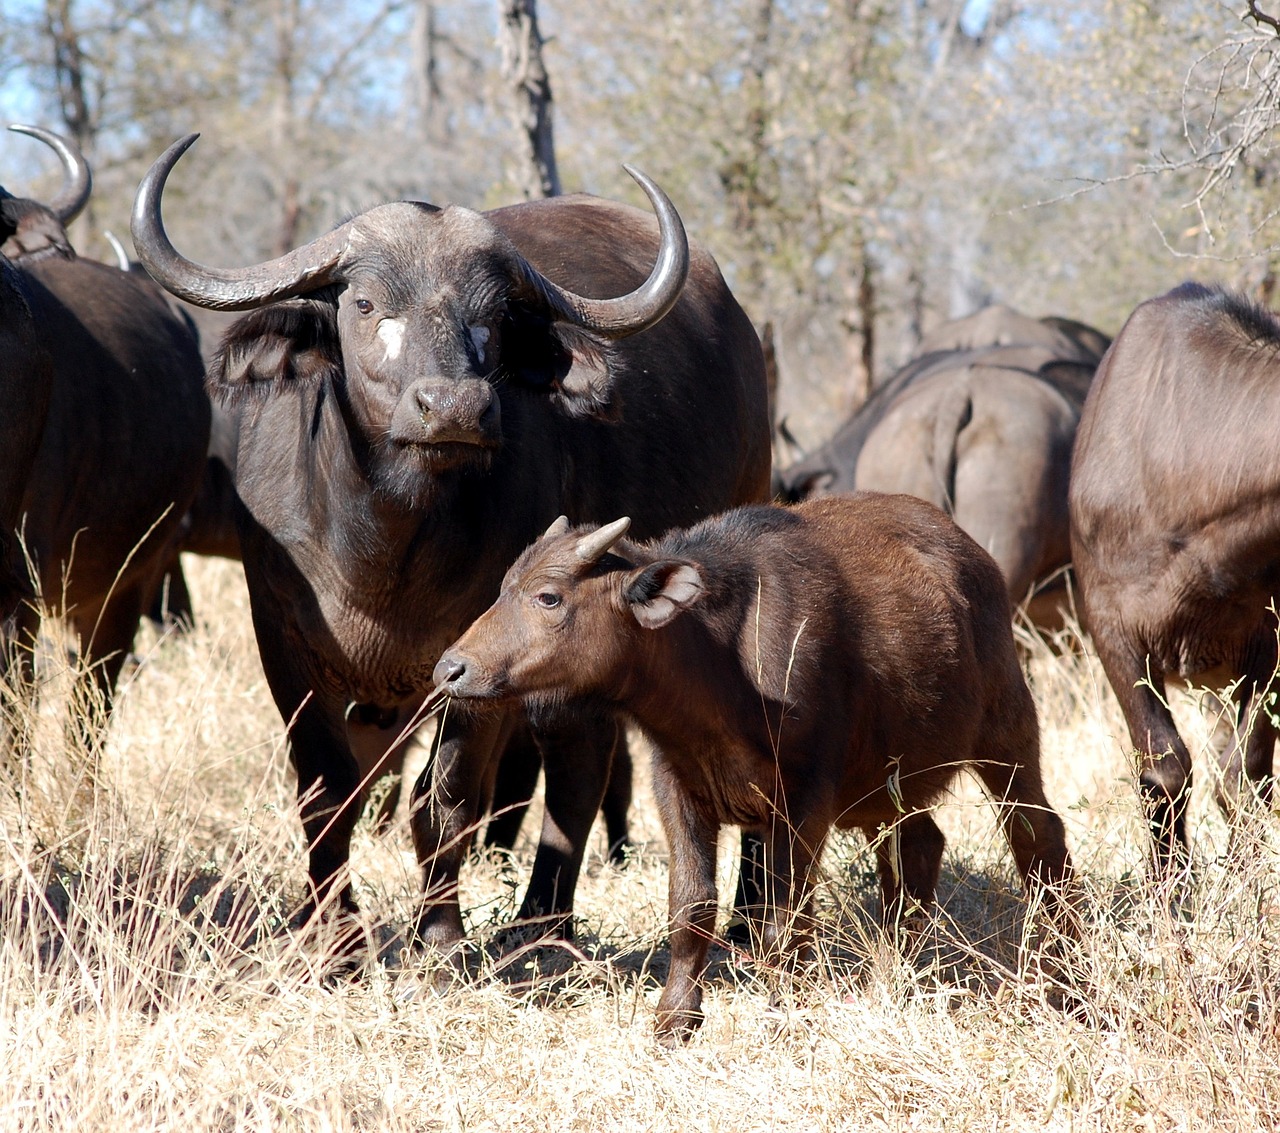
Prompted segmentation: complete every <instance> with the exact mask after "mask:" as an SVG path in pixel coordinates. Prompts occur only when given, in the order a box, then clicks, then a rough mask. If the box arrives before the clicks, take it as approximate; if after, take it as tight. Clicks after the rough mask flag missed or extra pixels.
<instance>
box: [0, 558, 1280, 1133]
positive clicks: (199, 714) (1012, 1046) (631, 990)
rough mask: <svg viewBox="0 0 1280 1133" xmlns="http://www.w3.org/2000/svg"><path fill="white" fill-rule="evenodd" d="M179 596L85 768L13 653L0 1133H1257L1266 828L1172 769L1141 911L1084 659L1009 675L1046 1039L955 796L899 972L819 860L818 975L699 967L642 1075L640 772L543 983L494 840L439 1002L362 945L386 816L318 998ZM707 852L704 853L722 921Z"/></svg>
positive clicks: (1111, 713)
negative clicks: (1054, 849)
mask: <svg viewBox="0 0 1280 1133" xmlns="http://www.w3.org/2000/svg"><path fill="white" fill-rule="evenodd" d="M187 565H188V569H189V571H190V576H191V581H192V589H193V592H194V595H195V600H196V602H197V604H198V613H199V615H200V618H201V620H200V625H199V626H198V628H197V629H196V630H195V632H193V633H192V634H190V635H188V636H186V637H170V638H167V639H164V640H159V641H157V640H155V639H154V637H153V636H148V633H147V632H144V635H143V637H141V638H140V641H139V650H140V664H139V665H138V666H137V667H136V669H134V670H132V671H131V672H130V673H129V674H128V675H127V676H126V679H125V681H124V684H123V686H122V689H121V694H120V697H119V703H118V710H117V714H116V717H115V719H114V720H113V722H112V724H111V728H110V732H109V737H108V740H107V742H106V744H105V746H104V748H103V751H102V755H101V759H100V760H99V761H98V762H97V765H96V766H93V765H92V762H93V761H91V760H90V757H89V754H88V753H86V752H85V751H84V749H83V746H82V745H79V744H78V743H77V742H76V741H75V730H74V729H72V730H70V731H68V730H67V729H66V727H65V726H64V723H63V716H62V713H63V712H64V710H65V705H64V704H62V703H61V699H60V695H59V692H60V688H65V685H66V683H67V675H68V665H69V662H67V661H66V660H65V659H66V657H67V651H66V649H65V643H62V642H59V641H57V640H54V639H52V638H51V639H50V640H48V641H47V643H46V645H45V647H44V648H43V649H42V658H41V685H42V689H41V691H42V693H43V696H42V699H41V701H40V705H39V707H38V709H32V708H31V707H30V706H29V705H27V704H25V703H24V702H15V701H14V700H12V699H10V700H9V701H8V702H7V704H6V710H8V711H10V712H14V713H16V714H17V719H16V723H17V724H18V725H19V726H20V728H21V729H22V731H24V732H25V733H26V734H27V735H28V736H30V738H31V750H30V752H29V753H28V755H27V757H26V758H25V759H23V760H21V761H16V762H15V761H14V760H9V761H8V763H7V764H6V765H5V767H4V771H3V774H2V775H0V1064H2V1065H3V1066H4V1070H5V1073H4V1088H3V1090H2V1091H0V1128H3V1129H5V1130H72V1129H74V1130H93V1129H108V1128H109V1129H112V1130H131V1129H147V1130H151V1129H179V1130H183V1131H184V1133H188V1131H194V1130H203V1129H219V1130H223V1129H225V1130H242V1129H243V1130H267V1129H272V1130H274V1129H282V1128H284V1129H289V1128H297V1129H307V1130H312V1129H317V1130H325V1129H361V1130H365V1129H368V1130H373V1129H391V1130H400V1129H404V1130H424V1129H439V1130H455V1129H456V1130H463V1129H467V1130H472V1129H504V1130H505V1129H543V1128H555V1129H557V1130H575V1129H582V1130H609V1129H617V1130H645V1129H654V1130H659V1129H661V1130H667V1129H705V1130H750V1129H774V1128H795V1129H806V1130H807V1129H834V1128H841V1129H844V1128H857V1129H863V1128H866V1129H876V1128H893V1129H897V1128H911V1129H916V1128H920V1129H947V1130H949V1131H954V1130H961V1129H970V1128H973V1129H983V1130H989V1129H1022V1128H1047V1129H1068V1128H1071V1129H1075V1128H1088V1129H1131V1128H1137V1129H1151V1130H1170V1129H1187V1130H1191V1129H1208V1128H1224V1129H1227V1128H1241V1129H1258V1128H1268V1127H1275V1126H1276V1125H1277V1124H1280V1057H1278V1055H1280V1013H1278V1011H1277V994H1278V989H1280V980H1278V977H1280V895H1278V894H1277V879H1278V877H1280V874H1278V873H1277V868H1276V867H1277V861H1276V852H1277V850H1276V847H1277V829H1276V819H1275V818H1274V817H1272V816H1259V817H1257V818H1255V819H1253V820H1252V821H1250V822H1248V823H1245V824H1242V825H1241V826H1240V827H1239V828H1238V829H1236V830H1235V831H1234V832H1229V831H1228V830H1227V829H1226V827H1225V825H1224V823H1223V822H1222V820H1221V819H1220V818H1219V817H1218V816H1217V814H1216V813H1215V812H1214V810H1213V808H1212V806H1211V804H1210V803H1209V801H1208V798H1209V790H1208V786H1209V785H1208V776H1207V774H1206V768H1207V763H1206V761H1205V760H1204V759H1200V760H1199V762H1198V764H1197V772H1198V774H1199V781H1198V783H1197V791H1196V796H1195V800H1194V804H1193V818H1192V829H1193V831H1194V832H1195V845H1194V859H1195V872H1194V876H1193V878H1192V880H1191V881H1190V882H1189V883H1188V885H1187V886H1186V888H1185V892H1184V893H1183V894H1182V899H1181V901H1180V903H1179V904H1178V906H1177V908H1176V909H1175V910H1174V911H1173V912H1171V911H1170V909H1169V908H1168V907H1166V905H1165V904H1163V903H1162V902H1160V901H1159V900H1157V899H1156V898H1155V897H1153V896H1152V894H1151V893H1150V891H1149V890H1148V888H1147V887H1146V886H1145V885H1144V884H1143V879H1144V873H1145V861H1146V853H1147V841H1146V832H1145V828H1144V823H1143V820H1142V816H1141V813H1140V810H1139V807H1138V804H1137V801H1136V797H1135V794H1134V791H1133V785H1132V771H1131V769H1130V767H1129V766H1128V763H1127V758H1126V755H1125V749H1126V746H1127V742H1126V740H1125V738H1124V737H1125V731H1124V725H1123V720H1122V719H1121V717H1120V715H1119V713H1118V711H1117V709H1116V706H1115V702H1114V700H1113V698H1112V697H1111V695H1110V693H1109V691H1108V690H1107V688H1106V685H1105V681H1104V679H1103V677H1102V675H1101V671H1100V669H1099V667H1098V665H1097V663H1096V661H1095V660H1094V659H1093V658H1092V656H1090V655H1089V654H1087V653H1081V652H1067V653H1054V652H1051V651H1050V650H1048V649H1046V648H1044V647H1043V646H1038V645H1037V646H1034V647H1033V649H1032V653H1031V657H1030V661H1029V671H1030V674H1031V678H1032V685H1033V689H1034V692H1035V694H1036V697H1037V700H1038V705H1039V710H1040V716H1041V721H1042V724H1043V728H1044V749H1045V754H1044V767H1045V770H1046V776H1047V787H1048V791H1049V796H1050V798H1051V799H1052V800H1053V801H1054V802H1055V804H1056V805H1057V806H1058V807H1059V809H1060V810H1061V811H1062V813H1063V816H1064V819H1065V820H1066V822H1067V826H1068V837H1069V839H1070V841H1071V845H1072V850H1073V853H1074V855H1075V861H1076V864H1077V866H1078V868H1079V870H1080V874H1081V881H1082V888H1083V898H1082V905H1083V910H1084V914H1085V918H1086V927H1085V931H1084V935H1083V939H1082V940H1081V941H1080V942H1079V945H1078V950H1077V953H1076V955H1075V957H1074V963H1075V969H1076V986H1077V991H1078V998H1079V1004H1078V1007H1077V1009H1076V1010H1074V1011H1066V1012H1064V1011H1062V1010H1059V1009H1057V1008H1056V1007H1055V1006H1053V1005H1052V1002H1051V1001H1052V998H1053V996H1052V994H1051V993H1052V988H1051V986H1050V983H1049V981H1048V980H1046V979H1045V978H1044V977H1042V976H1041V975H1040V974H1039V973H1038V966H1037V963H1036V958H1037V955H1038V953H1037V950H1036V949H1034V948H1025V947H1023V944H1024V940H1023V938H1024V935H1026V930H1025V929H1024V924H1025V912H1026V910H1025V907H1024V905H1023V902H1022V900H1021V896H1020V893H1019V891H1018V889H1017V886H1016V883H1015V881H1014V877H1013V870H1012V863H1011V861H1010V860H1009V858H1008V855H1007V850H1006V848H1005V845H1004V841H1003V838H1002V837H1000V835H999V833H998V830H997V825H996V822H995V816H994V812H993V810H992V807H991V806H990V804H989V803H988V802H986V801H985V800H984V799H983V798H982V796H981V794H980V792H979V791H978V790H977V788H976V786H974V785H973V784H971V783H969V782H967V781H962V782H960V783H959V784H958V785H957V788H956V791H955V795H954V799H953V801H951V802H949V803H948V804H947V805H946V806H944V807H943V808H941V813H940V815H939V821H940V823H941V824H942V825H943V827H944V829H945V830H946V831H947V834H948V837H949V843H950V844H949V850H948V856H947V860H946V866H945V869H944V878H943V885H942V890H941V893H940V897H941V905H940V910H939V914H938V916H937V917H936V920H935V924H934V926H933V928H932V930H931V931H930V932H929V933H928V934H927V935H926V939H925V940H924V942H923V944H922V946H921V948H920V949H919V951H918V953H917V954H915V955H914V956H912V957H911V958H910V959H909V960H908V959H904V958H903V957H901V956H900V955H899V954H898V953H897V952H896V951H894V950H893V949H892V948H890V947H888V946H887V945H886V944H885V943H884V942H883V941H882V940H881V939H880V937H879V935H878V933H877V932H876V931H875V930H874V929H873V927H872V925H873V924H874V920H875V915H876V910H875V903H876V900H877V898H876V896H875V893H876V884H875V874H874V866H873V863H872V861H871V860H870V855H869V854H868V852H867V850H866V848H865V846H864V845H863V844H862V843H861V841H860V840H859V839H856V838H852V837H839V838H836V839H834V840H833V844H832V846H831V849H830V851H829V852H828V854H827V857H826V859H825V863H824V869H823V877H822V881H821V889H820V892H819V910H820V922H819V923H820V926H821V934H820V939H819V942H818V943H819V947H818V949H817V953H818V960H817V962H816V963H814V964H813V965H812V966H811V967H810V968H809V969H807V970H806V971H805V972H803V973H801V974H800V975H799V976H795V977H785V978H784V976H783V975H782V974H780V973H770V972H768V971H759V970H756V969H754V968H753V967H751V966H750V965H747V964H744V963H742V962H740V960H739V959H738V958H737V957H735V956H734V955H732V954H730V953H728V952H725V951H722V950H717V951H716V952H714V953H713V971H712V974H711V978H710V980H709V994H708V996H707V1016H708V1017H707V1023H706V1026H705V1027H704V1028H703V1030H702V1031H701V1032H700V1033H699V1034H698V1035H697V1036H696V1037H695V1038H694V1039H693V1041H692V1042H691V1043H690V1044H689V1045H688V1046H687V1047H686V1048H685V1049H683V1050H680V1051H677V1052H674V1053H664V1052H660V1051H659V1050H658V1049H657V1048H656V1046H655V1044H654V1042H653V1039H652V1025H653V1005H654V1002H655V1001H656V997H657V993H658V988H659V986H660V982H661V980H662V978H663V977H664V976H665V968H666V959H667V952H666V943H665V933H666V928H665V921H666V911H665V906H666V850H665V846H664V843H663V841H662V837H661V833H660V830H659V828H658V824H657V818H656V810H655V808H654V806H653V804H652V798H651V796H650V795H649V792H648V786H647V782H644V781H643V778H644V777H643V775H642V781H641V782H640V783H639V784H638V792H637V798H638V805H637V810H636V817H635V834H636V837H637V842H638V849H637V852H636V854H635V856H634V858H633V860H632V861H631V862H630V863H629V864H628V865H627V866H626V868H624V869H615V868H614V867H611V866H610V865H608V864H607V861H606V859H605V855H604V849H605V847H604V844H603V839H602V838H600V839H599V840H598V841H597V842H596V844H595V850H594V853H593V856H592V859H591V862H590V863H589V867H588V869H587V871H586V875H585V877H584V879H583V881H582V884H581V886H580V889H579V900H578V916H579V942H578V948H577V949H576V950H569V949H559V950H557V949H542V950H534V951H528V952H525V953H521V954H517V955H515V956H510V957H506V958H502V957H499V955H498V954H497V950H496V949H495V948H493V947H492V942H493V939H494V937H495V935H496V929H497V928H498V927H499V926H500V925H501V924H502V923H503V922H504V921H505V920H506V919H507V918H509V917H510V916H511V915H512V914H513V913H514V910H515V908H516V906H517V897H518V894H519V889H520V886H521V885H522V884H523V881H524V879H525V877H526V876H527V872H528V866H529V861H530V850H531V846H530V844H529V843H528V842H527V841H526V842H525V843H524V844H522V846H521V847H519V848H518V850H517V853H516V854H515V855H514V859H513V860H512V861H511V862H509V863H504V862H501V861H497V860H492V859H490V860H480V861H476V862H473V863H471V864H470V865H469V866H468V868H467V869H466V870H465V871H464V876H463V885H464V892H463V901H464V906H465V908H466V909H467V910H469V928H470V931H471V933H472V935H473V938H474V939H475V940H476V941H477V942H478V943H479V944H480V945H481V946H486V945H488V946H489V947H485V948H483V955H482V956H481V958H480V961H479V965H478V967H479V971H478V975H477V976H476V978H474V979H472V980H470V981H468V982H466V983H461V984H459V985H457V986H455V987H454V988H453V989H452V990H450V991H448V992H447V993H444V994H437V993H436V992H434V991H433V990H432V987H433V983H434V981H432V980H431V979H430V978H429V976H430V973H427V972H424V971H423V969H422V967H421V964H420V963H419V961H418V960H417V959H416V958H415V957H414V956H412V955H411V954H405V953H403V952H401V951H400V950H399V949H398V948H397V947H396V935H397V933H398V932H399V931H401V930H403V929H404V928H405V927H406V926H407V925H408V924H410V923H411V917H412V909H413V904H414V899H415V895H416V892H417V887H418V878H417V868H416V866H415V864H414V862H413V855H412V851H411V848H410V843H409V837H408V831H407V828H406V823H405V819H404V813H403V807H402V808H401V815H400V817H399V821H398V822H397V823H396V825H395V826H394V827H393V829H392V830H391V831H389V832H388V833H386V834H385V835H380V836H374V835H372V834H371V833H370V832H369V831H368V830H367V829H366V828H363V827H362V828H361V830H360V831H359V832H358V833H357V837H356V844H355V847H354V854H353V870H354V874H355V879H356V886H357V893H358V896H359V898H360V901H361V903H362V907H363V909H364V910H365V919H366V926H367V931H368V934H369V938H370V943H371V945H373V946H375V947H377V948H379V949H380V950H381V951H382V953H383V957H384V962H383V963H381V964H376V965H373V966H372V967H371V969H370V970H368V971H367V972H366V973H365V974H364V975H363V976H362V977H361V978H358V979H341V978H338V979H335V978H333V973H332V972H331V971H328V970H326V968H325V966H324V958H325V956H326V954H327V953H326V948H325V943H324V941H323V940H320V939H317V938H316V937H315V936H314V935H312V936H300V935H297V934H294V933H291V932H290V931H288V930H287V928H286V926H287V923H288V919H289V916H290V912H291V910H292V909H293V907H294V906H295V905H296V903H297V902H299V901H300V900H301V898H302V895H303V883H304V878H305V846H304V845H303V842H302V834H301V828H300V825H299V823H298V821H297V818H296V814H295V809H294V799H293V792H294V788H293V784H292V782H291V776H290V773H289V771H288V768H287V761H286V759H285V754H284V745H283V738H282V732H283V728H282V726H281V724H280V721H279V719H278V717H277V715H276V713H275V710H274V708H273V707H272V704H271V701H270V698H269V696H268V694H267V691H266V687H265V682H264V680H263V677H262V674H261V671H260V670H259V668H258V665H257V660H256V651H255V648H254V645H253V640H252V633H251V630H250V626H249V620H248V612H247V602H246V599H245V597H244V591H243V583H242V579H241V577H240V575H239V572H238V570H237V569H236V568H234V567H232V566H230V565H228V564H223V563H211V562H207V561H193V562H189V563H188V564H187ZM1192 715H1193V713H1189V712H1184V716H1186V717H1187V718H1188V719H1189V718H1190V717H1191V716H1192ZM1207 734H1208V729H1207V727H1204V726H1202V727H1201V729H1200V732H1199V735H1200V736H1201V741H1202V742H1203V741H1204V739H1205V738H1206V737H1207ZM90 772H92V775H90ZM1229 842H1231V843H1232V844H1231V845H1228V843H1229ZM733 853H734V851H733V848H732V840H731V839H728V838H726V839H725V843H724V853H723V855H722V861H723V869H724V874H725V876H724V877H723V878H722V886H721V888H722V892H723V893H725V894H726V895H727V894H728V893H730V892H731V886H730V884H729V874H730V871H731V869H732V867H733ZM726 899H727V896H726ZM726 912H727V910H726Z"/></svg>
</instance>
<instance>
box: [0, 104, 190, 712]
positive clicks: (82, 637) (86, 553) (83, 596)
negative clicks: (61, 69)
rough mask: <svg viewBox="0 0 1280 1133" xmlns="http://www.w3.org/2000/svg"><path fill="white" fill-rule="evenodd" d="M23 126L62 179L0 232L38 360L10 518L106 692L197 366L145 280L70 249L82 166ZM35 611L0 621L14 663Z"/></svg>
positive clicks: (184, 332)
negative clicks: (39, 350)
mask: <svg viewBox="0 0 1280 1133" xmlns="http://www.w3.org/2000/svg"><path fill="white" fill-rule="evenodd" d="M25 132H27V133H30V134H33V136H35V137H38V138H40V139H41V140H42V141H45V142H47V143H48V144H49V145H51V146H53V148H54V149H55V150H56V151H57V152H58V154H59V156H60V158H61V159H62V161H63V165H64V168H65V169H66V170H67V176H66V182H67V186H66V188H64V190H63V191H62V192H61V193H60V194H59V196H58V198H57V199H56V200H55V201H54V202H52V204H51V206H50V207H49V208H47V209H44V210H43V211H40V210H39V208H38V206H37V207H35V208H33V207H31V203H30V202H27V204H26V207H24V208H23V209H21V210H20V215H19V221H18V223H17V225H16V229H17V230H16V232H15V233H14V234H13V235H12V236H11V237H10V238H8V239H6V241H5V243H4V251H5V254H6V256H13V263H14V266H15V267H16V268H17V270H18V273H19V275H20V276H21V281H22V285H23V287H24V289H25V293H26V296H27V298H28V301H29V306H30V311H31V316H32V321H33V326H34V331H35V335H36V338H37V339H38V341H39V343H40V344H41V346H42V347H43V349H44V351H45V352H46V353H47V355H48V358H49V364H50V369H49V378H50V381H49V387H48V392H47V412H46V413H45V414H44V418H43V421H42V423H41V426H40V430H39V440H38V442H37V446H36V450H35V454H34V457H33V458H32V459H31V462H30V465H29V467H28V468H27V470H26V474H25V477H24V483H23V487H22V498H21V502H20V504H19V505H18V513H19V514H18V517H17V519H16V521H15V522H16V523H17V525H18V526H19V527H20V529H21V533H22V541H23V544H24V546H25V552H26V554H27V555H29V557H30V561H31V563H32V564H33V566H34V568H35V573H36V577H37V581H38V583H39V590H40V594H41V596H42V598H43V600H44V603H45V605H46V606H47V608H49V609H51V610H54V611H56V612H59V613H62V614H65V615H66V616H67V618H68V619H69V621H70V623H71V625H72V628H73V630H74V631H75V633H76V635H77V637H78V639H79V646H80V654H81V660H82V662H83V671H84V673H85V674H86V680H87V681H89V682H91V683H92V684H93V685H95V686H96V687H97V689H98V691H99V693H100V694H101V698H102V702H103V703H109V701H110V696H111V693H112V690H113V689H114V685H115V679H116V677H117V675H118V674H119V671H120V667H121V665H122V664H123V661H124V658H125V656H126V655H127V653H128V651H129V648H130V646H131V645H132V642H133V637H134V633H135V632H136V629H137V624H138V618H139V616H140V615H141V613H142V612H143V610H144V608H145V604H146V602H147V600H148V599H149V598H150V595H151V592H152V590H153V589H154V587H155V585H156V582H157V580H158V577H159V572H160V570H161V569H162V567H163V564H164V561H165V559H166V558H167V556H168V554H169V548H170V546H171V545H172V542H173V540H174V538H175V536H176V533H177V529H178V525H179V522H180V520H181V517H182V514H183V512H184V511H185V510H186V508H187V505H188V504H189V503H190V500H191V497H192V494H193V493H194V491H195V487H196V484H197V482H198V479H199V475H200V471H201V467H202V465H203V462H204V450H205V446H206V444H207V441H208V430H209V408H208V402H207V400H206V399H205V397H204V395H203V392H202V390H201V382H202V377H203V367H202V365H201V362H200V357H199V353H198V351H197V349H196V345H195V341H194V339H193V338H192V336H191V335H190V333H189V331H188V329H187V327H186V325H185V324H184V323H183V322H182V321H181V320H179V319H177V318H175V316H174V315H173V314H172V312H171V311H170V309H169V305H168V300H167V297H166V296H165V295H164V293H163V292H162V291H160V289H159V288H157V287H156V286H155V284H153V283H152V282H151V281H150V280H146V279H141V278H136V277H130V276H127V275H123V274H121V273H120V272H118V271H117V270H116V269H115V268H113V267H108V266H107V265H106V264H100V263H96V262H94V261H92V260H86V259H84V258H82V257H75V256H74V253H71V252H70V244H69V243H68V242H67V240H66V232H65V230H64V229H63V227H62V225H63V223H64V222H66V221H69V220H70V219H71V217H72V216H73V215H74V214H75V212H77V211H79V209H80V208H82V207H83V205H84V202H85V200H87V198H88V195H89V189H90V178H89V170H88V167H87V165H85V164H84V161H83V159H82V158H81V157H80V155H79V154H78V153H76V152H75V150H74V147H72V146H71V145H70V143H68V142H66V141H65V140H64V139H60V138H57V136H56V135H51V134H48V133H47V132H46V131H36V130H33V129H31V128H26V131H25ZM7 203H8V202H6V204H7ZM68 253H70V255H68ZM29 408H30V407H29V406H24V407H23V408H22V413H23V414H26V413H27V412H28V411H29ZM7 455H8V454H6V457H7ZM37 620H38V614H37V611H36V607H35V605H34V604H32V603H30V602H19V604H18V605H17V607H16V609H15V610H12V611H11V612H9V616H8V618H7V619H6V621H7V622H8V624H9V633H11V634H12V635H13V636H14V637H15V638H16V639H17V641H18V642H19V643H20V644H21V645H23V646H24V648H22V649H20V650H19V651H18V654H17V656H18V661H19V664H20V665H21V667H22V668H23V669H29V667H30V662H31V653H30V648H29V647H30V646H31V645H32V644H33V643H34V640H35V636H36V629H37ZM6 657H8V654H7V653H6Z"/></svg>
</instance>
